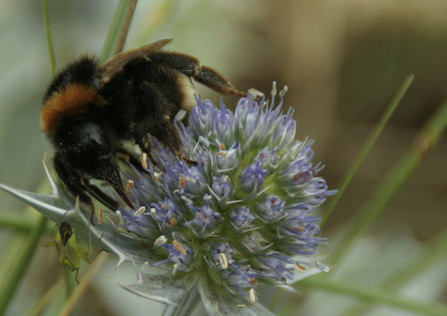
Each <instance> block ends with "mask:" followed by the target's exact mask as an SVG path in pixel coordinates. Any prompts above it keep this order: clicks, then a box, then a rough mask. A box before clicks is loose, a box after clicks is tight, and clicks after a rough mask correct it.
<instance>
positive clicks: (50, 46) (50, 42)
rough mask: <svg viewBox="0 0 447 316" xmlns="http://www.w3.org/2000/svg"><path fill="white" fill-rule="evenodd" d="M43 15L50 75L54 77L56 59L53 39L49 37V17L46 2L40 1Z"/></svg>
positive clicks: (45, 0) (44, 0)
mask: <svg viewBox="0 0 447 316" xmlns="http://www.w3.org/2000/svg"><path fill="white" fill-rule="evenodd" d="M42 4H43V13H44V15H45V27H46V30H47V42H48V52H49V54H50V64H51V74H52V76H53V77H54V76H56V57H55V54H54V47H53V39H52V36H51V26H50V16H49V14H48V5H47V0H42Z"/></svg>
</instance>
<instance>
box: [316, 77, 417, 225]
mask: <svg viewBox="0 0 447 316" xmlns="http://www.w3.org/2000/svg"><path fill="white" fill-rule="evenodd" d="M413 79H414V75H409V76H408V77H406V78H405V80H404V82H403V83H402V85H401V86H400V88H399V89H398V90H397V93H396V94H395V96H394V98H393V99H392V100H391V102H390V104H389V105H388V108H387V109H386V110H385V112H384V113H383V115H382V117H381V119H380V120H379V123H378V124H377V125H376V127H375V128H374V130H373V131H372V133H371V135H370V136H369V139H368V140H367V141H366V142H365V145H364V146H363V148H362V150H361V151H360V154H359V155H358V156H357V158H356V159H355V161H354V163H353V164H352V165H351V168H350V169H349V171H348V172H347V173H346V176H345V178H344V179H343V181H342V182H341V185H340V189H339V192H338V194H337V195H335V196H334V197H333V198H332V199H330V204H329V205H328V207H327V209H326V211H325V214H324V215H323V219H322V220H321V223H320V227H322V226H323V225H324V224H325V223H326V221H327V219H328V218H329V216H330V215H331V213H332V211H333V210H334V208H335V206H336V205H337V203H338V201H339V200H340V198H341V197H342V196H343V193H344V192H345V190H346V188H347V187H348V185H349V183H350V182H351V180H352V178H353V177H354V175H355V173H356V172H357V170H358V169H359V167H360V165H361V164H362V162H363V160H364V159H365V157H366V155H367V154H368V153H369V151H370V150H371V148H372V146H374V144H375V143H376V140H377V138H379V135H380V134H381V133H382V130H383V128H384V127H385V125H386V124H387V123H388V121H389V119H390V118H391V115H392V114H393V113H394V111H395V110H396V108H397V106H398V105H399V103H400V101H401V100H402V98H403V97H404V95H405V93H406V92H407V90H408V88H409V87H410V85H411V83H412V82H413Z"/></svg>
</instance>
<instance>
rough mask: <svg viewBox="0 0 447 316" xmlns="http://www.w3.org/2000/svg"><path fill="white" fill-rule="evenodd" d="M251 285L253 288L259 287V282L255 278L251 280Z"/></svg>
mask: <svg viewBox="0 0 447 316" xmlns="http://www.w3.org/2000/svg"><path fill="white" fill-rule="evenodd" d="M250 283H251V285H253V286H257V285H258V280H257V279H255V278H253V279H251V282H250Z"/></svg>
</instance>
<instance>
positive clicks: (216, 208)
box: [121, 85, 336, 301]
mask: <svg viewBox="0 0 447 316" xmlns="http://www.w3.org/2000/svg"><path fill="white" fill-rule="evenodd" d="M273 90H274V91H272V100H271V102H270V103H268V102H266V101H265V99H264V98H262V100H260V97H259V93H256V92H255V91H251V92H250V93H249V96H248V97H246V98H242V99H240V101H239V102H238V104H237V108H236V110H235V113H234V114H233V113H232V112H231V111H230V110H229V109H227V108H226V106H225V104H223V102H221V104H220V108H216V107H215V106H214V105H213V104H212V103H211V102H210V101H209V100H206V101H202V100H201V99H197V104H198V105H197V107H195V108H193V109H192V112H191V114H190V117H189V127H184V126H183V125H180V128H179V132H180V134H181V136H182V139H183V146H184V151H185V154H186V155H187V157H189V158H190V159H193V160H196V161H197V165H188V164H187V163H185V162H184V161H182V160H179V159H178V157H176V156H175V155H173V154H172V153H171V151H170V150H169V148H164V147H163V146H161V145H160V144H159V143H158V142H157V141H156V140H155V144H156V146H155V148H154V149H153V150H152V160H153V161H154V166H153V167H152V168H148V169H146V171H147V173H141V172H138V171H137V169H136V168H135V170H134V171H133V172H128V173H127V179H129V180H131V181H133V183H134V187H133V190H132V197H130V198H131V199H132V201H133V203H135V205H137V206H138V208H137V209H140V212H139V213H141V210H142V209H141V207H144V208H145V209H144V210H145V211H144V212H142V213H141V214H137V216H135V212H137V210H132V211H130V212H129V211H127V212H126V211H125V210H121V215H122V217H123V219H124V221H123V222H124V223H123V227H125V228H126V229H127V230H128V231H130V232H132V233H134V234H135V235H137V236H139V237H142V238H144V239H147V240H148V244H150V245H154V247H155V252H156V253H157V255H158V256H161V257H162V259H159V260H155V261H153V263H152V266H156V267H157V266H163V267H165V268H167V269H170V270H171V271H172V272H173V273H175V274H181V273H190V274H200V277H201V278H206V279H207V280H208V282H213V286H215V287H222V288H224V289H225V290H227V291H229V292H231V293H233V294H237V295H242V296H245V297H247V298H250V299H251V300H252V301H255V300H256V296H255V291H254V288H255V287H256V285H257V284H258V283H264V284H290V283H292V282H294V281H295V280H296V279H297V278H298V277H297V275H296V274H297V273H298V274H299V273H300V272H298V271H303V270H304V269H305V268H304V265H308V261H303V258H304V257H305V256H310V255H312V254H314V253H315V251H316V248H317V246H318V245H319V244H320V243H322V242H324V241H325V238H323V237H318V236H316V235H318V233H319V232H320V229H319V226H318V222H319V221H320V218H319V217H313V216H312V211H313V210H314V208H315V207H316V206H318V205H320V204H321V203H323V202H324V201H325V200H326V197H327V196H328V195H332V194H335V193H336V191H328V189H327V185H326V182H325V180H324V179H323V178H321V177H317V176H316V175H317V173H318V172H319V171H320V170H321V169H322V167H321V165H320V164H317V165H314V164H312V162H311V160H312V157H313V151H312V148H311V147H312V144H313V141H308V140H306V141H296V140H295V125H296V122H295V120H293V119H292V117H291V116H292V110H291V109H289V110H288V111H287V112H286V113H283V109H282V105H283V95H284V93H285V92H286V89H284V90H283V91H281V92H280V102H279V104H278V105H275V96H276V91H275V90H276V86H275V85H274V89H273Z"/></svg>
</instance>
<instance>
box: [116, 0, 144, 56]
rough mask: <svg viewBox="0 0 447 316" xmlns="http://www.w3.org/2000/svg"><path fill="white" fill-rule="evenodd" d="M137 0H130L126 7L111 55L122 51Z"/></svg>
mask: <svg viewBox="0 0 447 316" xmlns="http://www.w3.org/2000/svg"><path fill="white" fill-rule="evenodd" d="M137 2H138V0H131V1H130V3H129V6H128V7H127V10H126V15H125V16H124V21H123V24H122V26H121V30H120V32H119V34H118V39H117V43H116V45H115V50H114V51H113V56H115V55H117V54H119V53H121V52H122V51H123V48H124V44H125V43H126V39H127V34H128V33H129V28H130V24H131V23H132V19H133V14H134V12H135V8H136V7H137Z"/></svg>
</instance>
